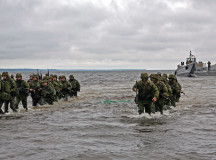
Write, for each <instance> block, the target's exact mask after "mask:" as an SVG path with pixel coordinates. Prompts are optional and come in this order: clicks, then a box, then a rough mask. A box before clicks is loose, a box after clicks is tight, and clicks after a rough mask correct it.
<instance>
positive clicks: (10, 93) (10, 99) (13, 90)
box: [0, 72, 17, 113]
mask: <svg viewBox="0 0 216 160" xmlns="http://www.w3.org/2000/svg"><path fill="white" fill-rule="evenodd" d="M2 77H3V80H2V82H3V85H2V88H3V90H4V96H5V97H3V101H4V103H5V106H4V107H5V113H8V105H9V103H10V108H11V109H12V110H13V111H14V112H17V110H16V108H15V97H16V95H17V87H16V83H15V82H14V81H13V80H12V79H11V78H10V77H9V74H8V72H3V73H2ZM6 94H7V95H6ZM1 106H2V104H1V103H0V107H1Z"/></svg>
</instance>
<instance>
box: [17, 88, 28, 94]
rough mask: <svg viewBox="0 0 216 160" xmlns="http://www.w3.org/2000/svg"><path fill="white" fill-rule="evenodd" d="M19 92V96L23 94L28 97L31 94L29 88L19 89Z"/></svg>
mask: <svg viewBox="0 0 216 160" xmlns="http://www.w3.org/2000/svg"><path fill="white" fill-rule="evenodd" d="M18 90H19V94H20V93H21V94H24V95H26V96H27V95H28V94H29V89H28V88H24V87H20V88H18Z"/></svg>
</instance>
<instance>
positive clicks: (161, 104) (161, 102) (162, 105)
mask: <svg viewBox="0 0 216 160" xmlns="http://www.w3.org/2000/svg"><path fill="white" fill-rule="evenodd" d="M163 107H164V101H163V100H161V101H160V102H159V111H160V113H161V114H163Z"/></svg>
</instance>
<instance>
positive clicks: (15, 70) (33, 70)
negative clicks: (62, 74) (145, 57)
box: [0, 68, 146, 72]
mask: <svg viewBox="0 0 216 160" xmlns="http://www.w3.org/2000/svg"><path fill="white" fill-rule="evenodd" d="M48 70H49V71H130V70H134V71H136V70H146V69H31V68H24V69H22V68H10V69H6V68H0V72H5V71H7V72H37V71H48Z"/></svg>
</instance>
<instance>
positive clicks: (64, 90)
mask: <svg viewBox="0 0 216 160" xmlns="http://www.w3.org/2000/svg"><path fill="white" fill-rule="evenodd" d="M60 81H61V83H62V88H61V93H62V98H63V99H64V100H65V101H67V100H68V95H69V94H70V90H71V87H72V86H71V84H70V83H69V82H68V81H67V80H66V77H65V76H60Z"/></svg>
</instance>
